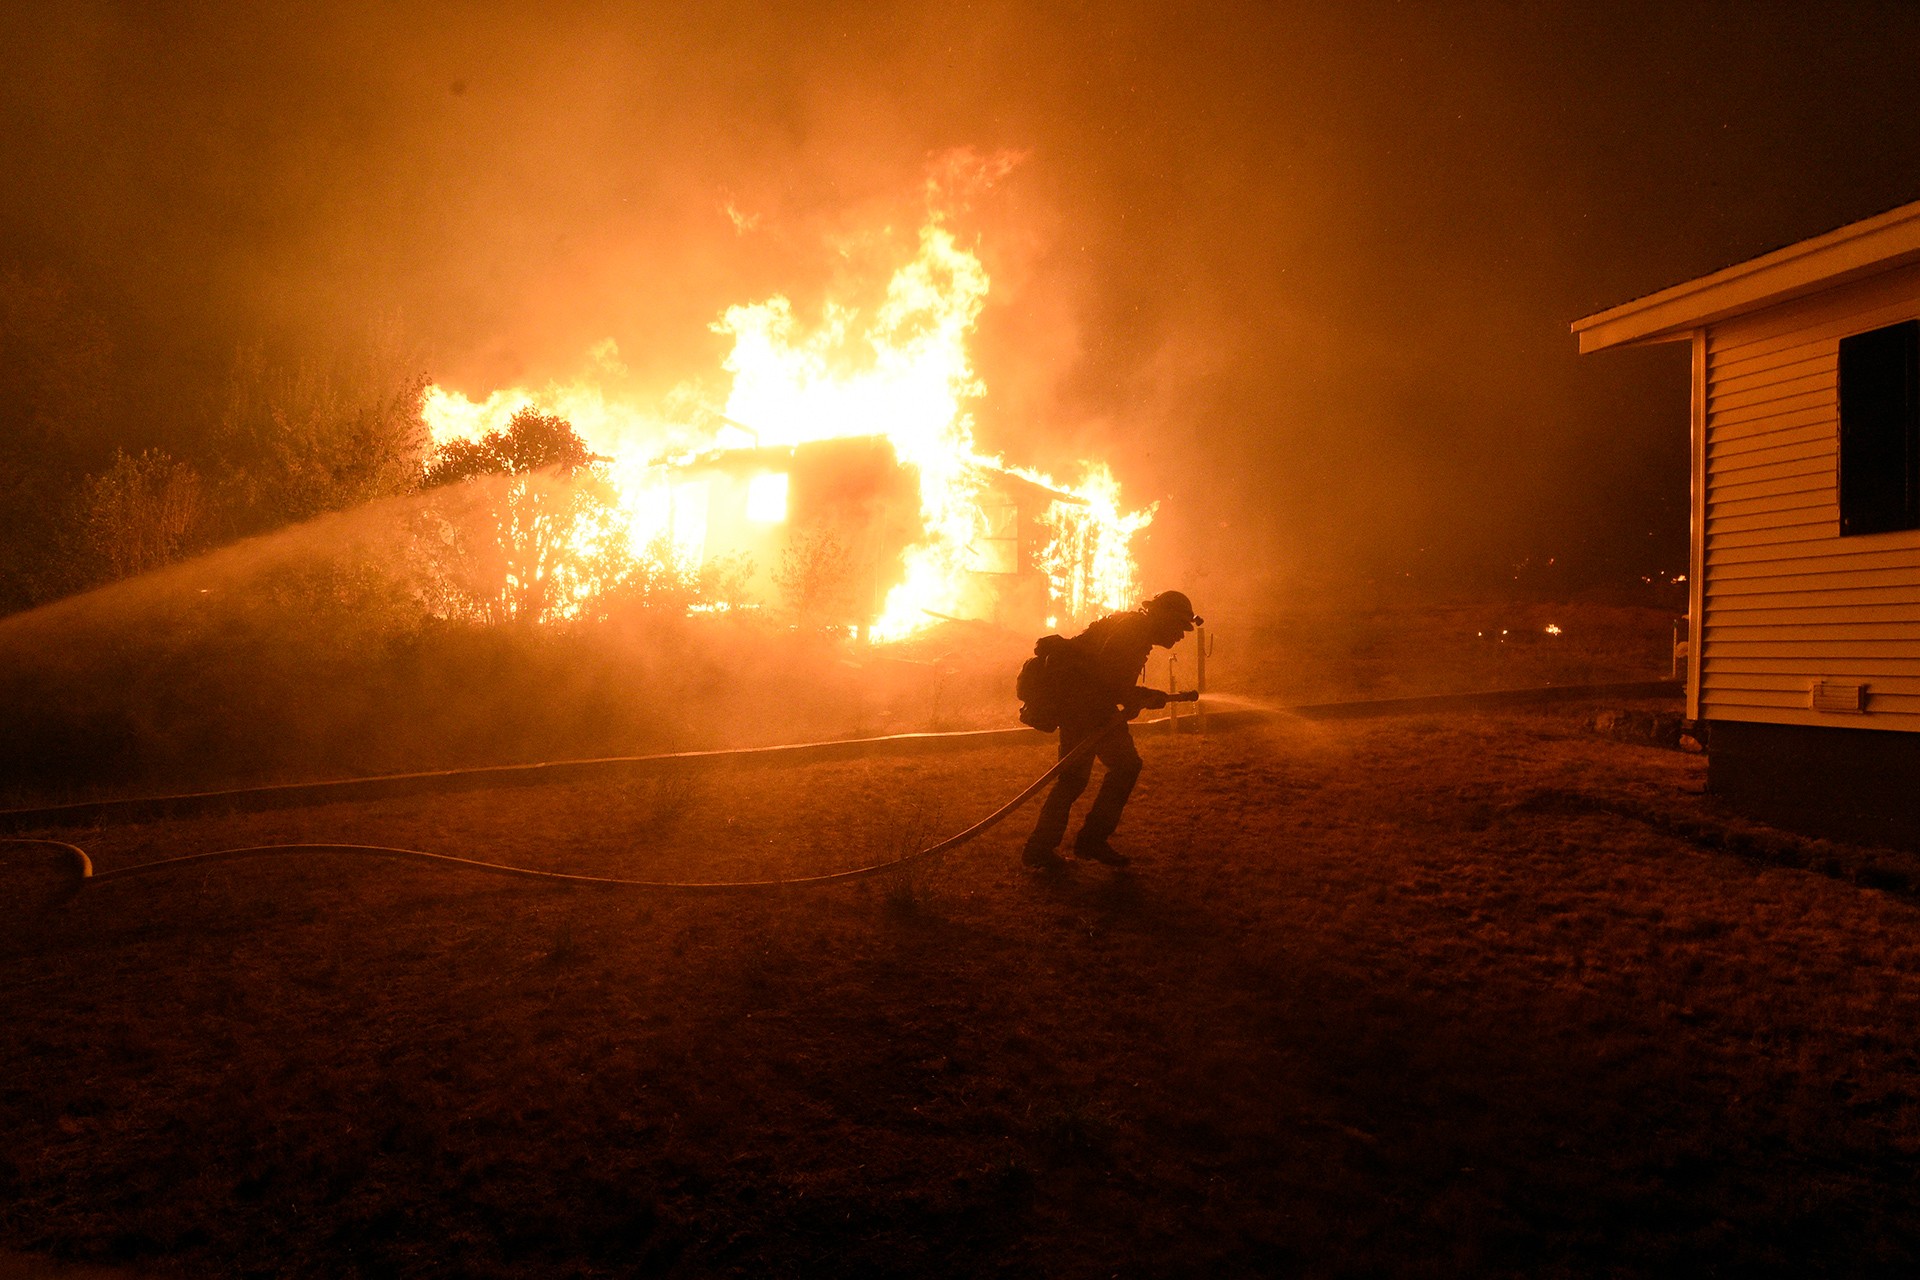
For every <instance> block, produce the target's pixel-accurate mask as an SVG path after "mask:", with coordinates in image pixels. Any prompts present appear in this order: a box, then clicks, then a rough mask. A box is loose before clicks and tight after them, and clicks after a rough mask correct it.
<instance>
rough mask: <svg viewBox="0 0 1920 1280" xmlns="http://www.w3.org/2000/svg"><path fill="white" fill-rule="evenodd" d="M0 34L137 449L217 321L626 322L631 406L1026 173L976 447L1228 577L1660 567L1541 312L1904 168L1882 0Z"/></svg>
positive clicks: (507, 12) (16, 196)
mask: <svg viewBox="0 0 1920 1280" xmlns="http://www.w3.org/2000/svg"><path fill="white" fill-rule="evenodd" d="M1736 16H1737V17H1738V21H1731V20H1730V19H1733V18H1735V17H1736ZM0 22H4V23H5V24H6V35H5V48H6V49H7V50H8V53H7V55H6V56H7V60H8V67H7V71H8V74H7V75H6V76H5V77H0V95H3V96H0V113H3V114H0V121H3V122H4V127H5V130H6V136H7V137H8V138H9V144H8V161H9V169H10V180H9V182H8V183H6V184H5V187H4V194H0V244H4V245H5V246H6V249H5V253H6V255H7V257H8V258H9V259H11V261H7V262H4V263H0V267H5V268H7V269H9V270H13V271H16V272H19V273H24V275H25V276H27V277H35V278H37V276H36V273H39V272H42V271H50V272H52V273H53V274H54V276H56V277H57V278H58V279H60V280H61V281H63V282H64V283H65V285H66V287H69V288H70V289H71V291H72V292H73V294H74V295H76V296H78V297H82V298H84V299H86V300H88V303H89V305H90V306H91V307H92V309H93V310H94V311H95V312H97V313H98V314H99V315H100V316H101V317H102V318H103V320H104V323H105V326H106V328H107V330H108V331H109V332H110V333H111V336H112V340H113V350H114V352H115V364H114V368H115V370H116V373H115V374H114V378H115V386H114V388H113V391H114V393H115V399H114V403H115V405H116V406H117V407H116V409H115V411H114V413H115V416H114V419H113V421H114V423H115V424H116V426H115V430H116V431H117V432H118V434H119V437H120V440H121V443H123V444H124V445H125V446H126V447H128V448H130V449H137V448H140V447H144V446H146V445H149V444H159V445H163V446H165V447H167V448H168V449H170V450H171V451H172V452H173V453H175V454H176V455H180V456H186V457H189V458H193V457H197V456H201V455H204V454H205V453H206V452H207V451H209V450H211V449H212V447H213V442H212V441H211V440H209V439H207V438H206V436H207V432H208V430H209V428H208V425H207V424H208V423H209V421H210V420H211V415H209V414H208V412H207V410H206V406H207V403H208V401H209V399H210V398H212V397H215V396H216V395H217V393H218V387H219V385H220V381H221V379H222V377H223V376H224V374H225V371H226V369H227V368H228V366H229V365H230V364H231V362H232V359H233V352H234V351H235V349H236V348H237V347H241V346H243V345H245V344H249V343H257V342H264V343H266V344H268V345H269V346H270V347H271V348H273V349H276V350H280V351H284V352H290V353H294V356H298V355H299V354H300V353H304V352H307V351H310V350H327V349H331V348H333V347H335V346H337V345H338V343H339V341H340V335H342V334H343V333H351V332H361V331H364V330H365V329H366V327H367V326H368V325H369V324H371V323H376V322H383V321H387V322H393V323H397V324H399V325H401V326H402V327H404V329H405V330H406V332H407V334H408V335H409V337H410V339H411V340H412V341H414V342H416V343H418V344H420V345H421V346H422V347H423V348H424V349H425V350H426V352H427V353H428V355H427V358H426V363H427V365H428V366H429V372H431V374H432V376H434V377H435V378H437V379H440V380H441V381H443V382H446V383H448V384H450V385H455V386H467V387H472V388H474V389H477V390H483V389H485V388H488V387H492V386H499V385H506V384H510V383H514V382H529V381H532V382H538V381H543V380H545V379H546V378H548V377H553V376H566V375H568V374H570V373H572V372H574V371H576V370H577V369H578V368H579V367H580V364H581V362H582V360H583V358H584V356H585V353H586V352H588V351H589V350H591V349H592V348H593V347H594V346H595V344H596V343H599V342H600V341H602V340H603V339H606V338H612V339H614V341H615V342H616V343H617V345H618V349H619V351H620V353H621V360H622V362H623V364H624V365H625V366H626V369H627V370H628V377H629V378H630V380H631V384H632V387H631V389H632V390H633V391H634V392H635V393H636V394H648V393H658V392H660V391H662V390H664V389H665V388H667V387H670V386H672V385H674V384H676V383H679V382H681V381H683V380H685V379H686V378H687V377H689V376H690V374H697V373H698V372H700V371H703V370H712V369H714V368H716V367H717V362H718V359H719V357H720V355H721V354H722V352H723V350H724V339H722V338H721V337H720V336H718V335H716V334H714V333H713V332H711V330H710V329H709V324H710V322H711V321H712V319H713V318H714V317H715V316H717V315H718V314H719V313H720V312H721V311H722V310H723V309H724V308H725V306H727V305H728V304H731V303H734V302H740V301H750V300H754V299H758V298H763V297H766V296H770V295H771V294H773V293H786V294H788V295H789V296H792V297H793V298H794V300H795V303H796V306H797V307H799V308H801V309H802V310H806V309H808V308H809V307H810V306H811V305H812V304H813V303H816V302H817V301H818V300H819V299H820V298H821V297H824V296H826V295H827V294H828V293H829V292H830V291H831V290H832V289H833V287H834V285H835V283H836V277H837V276H839V275H840V274H842V273H846V272H851V271H854V270H856V268H857V267H858V266H859V265H860V264H859V260H860V258H861V255H863V254H865V253H869V252H875V251H876V246H879V245H882V244H884V243H885V242H886V240H887V238H888V237H889V236H898V235H900V234H903V233H909V232H910V230H911V228H912V227H913V225H914V224H915V222H916V221H917V219H918V218H919V216H920V215H921V214H922V213H923V211H924V191H923V189H922V184H923V182H924V180H925V176H926V173H927V169H928V165H929V161H930V159H931V158H934V157H938V156H940V155H942V154H944V153H947V152H948V151H950V150H951V149H953V148H957V147H971V148H974V149H975V150H976V151H977V152H979V153H980V154H983V155H992V154H996V153H1001V152H1008V153H1019V154H1021V155H1022V156H1024V160H1023V162H1022V163H1021V164H1020V165H1019V166H1018V168H1017V169H1016V170H1015V171H1014V172H1012V173H1011V174H1009V175H1008V176H1007V177H1006V179H1005V180H1004V181H1003V182H1002V183H1000V184H999V185H998V186H997V187H996V188H995V189H994V191H992V192H991V193H988V194H985V195H983V196H982V197H981V198H980V199H979V200H978V201H977V202H976V203H975V205H974V207H973V208H972V209H971V211H970V212H969V214H968V215H967V218H968V223H967V226H968V230H969V232H970V234H973V235H976V236H977V237H978V243H979V246H980V252H981V254H982V257H983V260H984V261H985V262H986V264H987V267H988V269H989V271H990V272H991V273H992V274H993V277H994V281H995V292H994V294H993V297H992V299H991V301H990V303H989V306H988V309H987V311H986V312H985V314H984V315H983V317H982V321H981V330H980V334H979V339H978V360H979V365H980V369H981V371H982V374H983V376H984V378H985V380H986V382H987V384H988V386H989V388H990V394H989V397H988V399H987V400H986V401H985V402H984V403H983V404H982V405H981V406H980V408H979V414H978V416H979V420H980V429H981V435H982V440H983V443H984V444H985V445H986V446H987V447H988V448H1009V449H1010V448H1011V447H1012V445H1013V443H1014V442H1016V441H1017V442H1021V444H1022V449H1021V452H1023V453H1026V452H1028V449H1027V448H1026V446H1027V445H1029V444H1034V443H1036V442H1037V443H1038V444H1039V445H1040V446H1041V447H1043V448H1046V449H1052V450H1056V451H1057V453H1058V456H1059V457H1060V458H1071V457H1074V456H1080V455H1085V454H1100V455H1104V456H1107V457H1109V458H1111V459H1112V461H1113V462H1114V464H1115V466H1116V468H1117V470H1118V471H1119V473H1120V475H1121V478H1122V480H1123V482H1124V483H1125V485H1126V487H1127V491H1128V493H1129V494H1130V495H1132V496H1135V497H1137V498H1139V499H1142V500H1146V499H1153V498H1160V499H1162V500H1163V508H1162V515H1161V518H1160V521H1159V522H1158V524H1157V525H1156V527H1155V532H1154V535H1153V540H1152V542H1151V545H1150V546H1149V548H1148V551H1147V558H1148V570H1149V578H1150V581H1153V582H1155V583H1156V584H1164V583H1168V582H1171V581H1174V580H1178V581H1180V582H1183V583H1186V584H1188V585H1192V586H1194V587H1195V589H1196V590H1197V591H1198V592H1199V593H1200V594H1202V595H1203V596H1209V595H1210V596H1212V597H1214V598H1228V597H1234V596H1238V597H1240V598H1242V599H1243V600H1244V599H1251V598H1253V597H1256V596H1268V595H1270V594H1271V593H1273V592H1278V593H1280V595H1279V597H1278V598H1280V599H1282V600H1286V599H1295V598H1299V597H1301V596H1302V595H1312V596H1315V597H1320V596H1324V595H1326V594H1328V593H1338V592H1343V591H1346V590H1348V589H1349V588H1353V589H1354V590H1356V591H1360V592H1363V593H1364V592H1365V591H1368V590H1378V589H1380V588H1381V586H1382V584H1389V583H1401V582H1406V583H1409V584H1413V585H1414V586H1416V587H1418V588H1419V589H1422V590H1427V591H1448V590H1466V589H1470V588H1471V589H1481V588H1483V587H1484V586H1485V584H1486V583H1487V582H1489V581H1492V582H1496V583H1498V582H1503V581H1508V580H1510V577H1511V573H1510V571H1511V570H1512V568H1513V566H1515V565H1517V564H1523V563H1532V564H1544V563H1546V562H1547V561H1548V560H1552V561H1553V562H1554V563H1555V564H1557V565H1560V566H1562V567H1563V568H1564V569H1565V571H1566V573H1567V574H1568V576H1567V578H1566V579H1565V581H1564V582H1563V583H1562V584H1561V585H1562V586H1563V587H1565V589H1568V590H1572V589H1575V588H1578V587H1580V586H1586V585H1592V584H1594V583H1597V582H1603V581H1609V580H1613V579H1616V578H1617V579H1622V580H1636V576H1637V575H1640V574H1643V573H1651V572H1652V571H1653V570H1654V569H1655V568H1662V567H1664V568H1677V567H1678V566H1679V564H1680V562H1681V559H1682V556H1683V552H1684V539H1685V526H1684V518H1683V508H1684V493H1685V474H1684V473H1685V447H1684V441H1683V435H1684V429H1685V419H1684V414H1685V393H1684V388H1683V380H1684V368H1683V364H1682V361H1681V358H1680V357H1679V356H1678V355H1677V354H1676V353H1674V352H1671V351H1657V352H1653V353H1647V354H1633V353H1629V354H1626V355H1617V356H1608V357H1605V358H1595V359H1590V360H1588V361H1585V362H1582V361H1580V360H1578V359H1577V358H1576V357H1575V356H1574V355H1573V354H1572V344H1571V341H1570V339H1569V338H1568V335H1567V332H1566V325H1567V323H1568V321H1570V320H1571V319H1573V318H1575V317H1577V316H1579V315H1581V314H1584V313H1586V312H1589V311H1592V310H1596V309H1598V308H1600V307H1603V306H1606V305H1609V304H1611V303H1614V302H1618V301H1621V300H1624V299H1625V298H1628V297H1632V296H1635V295H1637V294H1640V293H1644V292H1647V291H1649V290H1651V289H1653V288H1657V287H1659V286H1661V285H1664V284H1667V283H1671V282H1672V281H1674V280H1677V279H1681V278H1685V277H1688V276H1691V275H1695V274H1699V273H1702V272H1705V271H1708V270H1712V269H1714V268H1717V267H1719V266H1721V265H1724V264H1726V263H1728V262H1731V261H1734V260H1736V259H1738V258H1741V257H1744V256H1748V255H1750V254H1752V253H1755V252H1759V251H1762V250H1764V249H1766V248H1769V247H1772V246H1773V245H1774V244H1777V243H1781V242H1784V241H1787V240H1791V239H1795V238H1798V237H1800V236H1804V235H1807V234H1811V233H1814V232H1817V231H1820V230H1822V229H1825V228H1826V227H1829V226H1832V225H1835V224H1837V223H1840V222H1843V221H1846V220H1848V219H1850V218H1854V217H1859V216H1863V215H1865V214H1867V213H1871V212H1873V211H1875V210H1877V209H1879V208H1883V207H1887V206H1890V205H1893V204H1896V203H1899V202H1900V201H1902V200H1905V199H1909V198H1912V197H1913V196H1915V195H1916V194H1920V192H1916V191H1915V190H1914V189H1913V188H1912V187H1911V185H1910V183H1911V179H1910V177H1909V176H1908V175H1910V174H1912V173H1913V172H1915V169H1916V165H1915V162H1916V160H1920V110H1917V109H1916V108H1920V80H1916V79H1915V78H1914V77H1913V76H1912V75H1911V67H1910V65H1909V59H1908V58H1907V56H1906V51H1908V50H1910V49H1911V48H1912V47H1914V46H1913V41H1914V37H1915V36H1916V35H1917V34H1920V13H1916V12H1915V11H1914V10H1912V9H1911V8H1909V7H1904V6H1872V5H1864V6H1853V7H1849V8H1847V9H1843V10H1838V11H1833V10H1829V9H1826V8H1822V9H1819V10H1808V11H1805V12H1802V11H1800V10H1799V9H1797V8H1793V7H1783V8H1777V9H1776V8H1772V7H1764V6H1763V7H1753V6H1738V7H1729V6H1725V5H1720V4H1679V5H1674V4H1667V5H1660V6H1648V7H1646V8H1645V9H1644V10H1639V11H1633V12H1629V11H1626V10H1623V9H1621V8H1620V7H1619V6H1600V7H1594V6H1574V5H1565V6H1528V7H1523V8H1515V7H1513V6H1508V5H1488V6H1484V7H1472V6H1470V7H1466V8H1462V7H1460V6H1448V7H1445V8H1430V7H1421V6H1412V7H1408V6H1387V5H1381V6H1372V5H1354V6H1333V7H1329V6H1300V7H1298V8H1290V7H1287V6H1272V5H1248V6H1242V7H1239V8H1234V7H1221V6H1192V7H1186V8H1180V7H1174V8H1169V7H1167V6H1161V5H1120V6H1102V7H1101V8H1100V9H1099V10H1097V11H1087V12H1082V11H1078V10H1075V9H1072V8H1069V7H1055V6H1041V5H1018V4H988V5H983V6H954V5H924V6H868V7H861V6H844V7H835V6H794V7H791V8H790V9H787V10H785V11H779V10H773V9H768V8H764V7H759V6H734V5H699V6H695V5H687V6H677V7H676V6H657V5H650V6H638V7H636V6H627V5H593V4H564V3H563V4H545V5H539V6H504V7H499V8H494V9H491V10H489V9H485V8H482V7H476V6H467V5H460V6H453V5H448V6H444V7H435V6H431V5H424V6H405V7H402V8H393V7H390V6H366V7H365V8H363V9H359V10H356V9H354V8H351V7H348V6H339V5H310V6H269V7H266V8H262V7H259V6H243V5H197V6H185V5H170V4H169V5H136V4H123V5H114V4H97V5H92V6H80V5H70V6H39V7H35V6H15V7H13V9H12V10H11V11H10V14H9V16H8V17H6V18H4V19H0ZM1702 50H1711V60H1712V66H1713V74H1712V75H1703V74H1701V63H1700V51H1702ZM396 318H397V319H396ZM289 358H293V357H289ZM1035 461H1036V462H1038V463H1041V464H1043V465H1044V464H1046V463H1049V462H1052V461H1054V459H1053V458H1049V457H1040V458H1036V459H1035ZM1369 583H1371V584H1372V585H1371V586H1369V585H1368V584H1369Z"/></svg>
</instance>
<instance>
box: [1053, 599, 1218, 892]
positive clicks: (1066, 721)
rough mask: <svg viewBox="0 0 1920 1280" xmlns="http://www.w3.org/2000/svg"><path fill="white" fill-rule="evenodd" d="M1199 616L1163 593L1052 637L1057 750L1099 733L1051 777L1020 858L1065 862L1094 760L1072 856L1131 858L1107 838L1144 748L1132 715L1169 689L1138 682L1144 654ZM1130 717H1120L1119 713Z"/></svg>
mask: <svg viewBox="0 0 1920 1280" xmlns="http://www.w3.org/2000/svg"><path fill="white" fill-rule="evenodd" d="M1200 622H1201V619H1200V618H1199V617H1197V616H1195V614H1194V612H1193V602H1192V601H1191V600H1189V599H1188V598H1187V597H1186V596H1185V595H1184V594H1182V593H1181V592H1178V591H1163V592H1161V593H1160V594H1159V595H1157V596H1154V597H1152V598H1151V599H1149V600H1147V601H1146V602H1145V603H1143V604H1142V605H1141V606H1140V607H1139V608H1137V609H1134V610H1132V611H1131V612H1128V613H1110V614H1108V615H1107V616H1106V617H1104V618H1100V619H1098V620H1096V621H1095V622H1094V623H1093V624H1092V625H1090V626H1089V627H1088V628H1087V629H1086V630H1085V631H1082V632H1081V633H1080V634H1079V635H1077V636H1073V637H1071V638H1069V639H1066V640H1057V639H1056V640H1055V641H1054V642H1053V644H1054V649H1053V652H1054V653H1055V654H1056V655H1057V657H1056V658H1055V659H1054V660H1053V661H1052V662H1050V664H1049V667H1050V670H1051V671H1052V673H1053V679H1054V682H1055V683H1054V688H1053V696H1054V699H1055V702H1054V708H1055V710H1056V714H1057V716H1058V719H1059V724H1060V755H1061V756H1066V755H1067V754H1069V753H1070V752H1072V751H1073V749H1074V748H1075V747H1077V746H1079V745H1080V744H1081V743H1083V742H1085V741H1086V740H1087V739H1088V738H1089V737H1092V736H1094V735H1096V734H1098V735H1100V741H1099V743H1098V745H1096V746H1095V747H1094V749H1093V750H1092V751H1091V752H1090V753H1088V754H1086V755H1083V756H1081V757H1080V758H1079V759H1077V760H1075V761H1073V762H1072V763H1070V764H1068V765H1067V767H1066V768H1064V769H1062V770H1061V771H1060V773H1059V776H1058V777H1056V778H1055V779H1054V783H1053V789H1052V790H1051V791H1049V792H1048V793H1047V799H1046V802H1045V803H1044V804H1042V805H1041V806H1040V820H1039V821H1038V822H1037V823H1036V824H1035V825H1034V828H1033V834H1032V835H1031V836H1029V837H1027V847H1026V853H1025V855H1024V857H1023V861H1025V863H1026V864H1027V865H1028V866H1030V867H1040V868H1044V869H1053V868H1058V867H1060V866H1062V865H1063V861H1062V859H1061V857H1060V853H1059V848H1060V839H1061V837H1062V836H1064V835H1066V833H1067V822H1068V819H1069V818H1070V817H1071V816H1072V812H1073V802H1074V801H1075V800H1078V799H1079V798H1080V795H1081V793H1082V792H1084V791H1085V790H1086V789H1087V783H1088V782H1090V781H1091V780H1092V778H1093V762H1094V760H1095V759H1098V760H1099V761H1100V763H1101V764H1102V765H1104V766H1106V775H1105V776H1104V777H1103V778H1102V779H1101V781H1100V790H1099V792H1098V794H1096V795H1095V796H1094V799H1093V807H1092V808H1091V809H1090V810H1088V812H1087V816H1086V818H1085V820H1084V821H1082V822H1081V824H1080V830H1079V832H1078V833H1077V834H1076V835H1075V836H1074V840H1073V855H1074V856H1075V857H1077V858H1086V859H1089V860H1091V861H1094V862H1104V863H1106V864H1107V865H1108V866H1113V867H1123V866H1126V865H1127V863H1129V862H1130V861H1132V859H1130V858H1128V857H1127V855H1125V854H1123V853H1121V852H1119V851H1118V850H1116V849H1115V848H1114V847H1113V845H1112V844H1111V843H1109V841H1110V840H1111V838H1112V836H1113V833H1114V830H1115V828H1117V827H1118V826H1119V825H1120V813H1121V811H1122V810H1123V809H1125V808H1126V805H1127V797H1128V796H1129V795H1131V794H1132V793H1133V784H1134V783H1135V782H1137V781H1138V780H1139V778H1140V753H1139V752H1138V751H1137V750H1135V749H1134V745H1133V732H1132V730H1131V729H1130V728H1129V727H1128V723H1127V722H1128V721H1130V720H1132V719H1133V718H1134V717H1135V716H1137V715H1139V714H1140V712H1142V711H1144V710H1156V709H1158V708H1160V707H1164V706H1166V705H1167V694H1165V693H1163V692H1162V691H1160V690H1158V689H1149V688H1146V687H1145V686H1143V685H1142V684H1141V683H1140V677H1141V674H1142V672H1143V671H1144V670H1145V668H1146V665H1147V655H1148V654H1149V653H1151V652H1152V651H1153V647H1154V646H1155V645H1159V646H1160V647H1161V648H1163V649H1171V648H1173V646H1174V645H1176V644H1178V643H1179V642H1180V638H1181V637H1182V636H1184V635H1186V634H1187V633H1188V632H1189V631H1192V630H1193V629H1194V627H1195V626H1196V625H1198V624H1199V623H1200ZM1122 710H1124V711H1125V713H1126V718H1125V719H1122V720H1119V721H1117V722H1116V721H1115V720H1114V716H1115V714H1116V712H1119V711H1122Z"/></svg>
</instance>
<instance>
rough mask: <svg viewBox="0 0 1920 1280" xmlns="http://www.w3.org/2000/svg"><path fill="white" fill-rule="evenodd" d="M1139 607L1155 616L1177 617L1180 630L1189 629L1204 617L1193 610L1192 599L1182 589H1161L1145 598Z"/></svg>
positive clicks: (1199, 622) (1198, 623)
mask: <svg viewBox="0 0 1920 1280" xmlns="http://www.w3.org/2000/svg"><path fill="white" fill-rule="evenodd" d="M1140 608H1141V609H1142V610H1143V611H1145V612H1146V613H1147V614H1149V615H1150V616H1152V617H1155V618H1168V619H1173V618H1178V619H1179V620H1180V622H1181V623H1182V624H1184V625H1183V626H1182V627H1181V630H1182V631H1191V630H1193V629H1194V628H1195V627H1197V626H1199V625H1200V624H1201V623H1203V622H1205V621H1206V619H1205V618H1202V617H1201V616H1200V615H1199V614H1197V613H1195V612H1194V611H1193V601H1191V600H1189V599H1187V594H1186V592H1184V591H1162V592H1161V593H1160V594H1159V595H1157V596H1152V597H1150V598H1149V599H1147V600H1146V601H1145V602H1144V603H1143V604H1141V606H1140Z"/></svg>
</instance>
